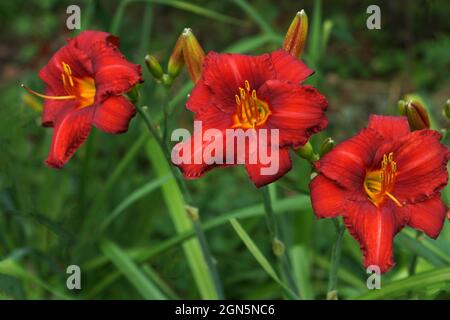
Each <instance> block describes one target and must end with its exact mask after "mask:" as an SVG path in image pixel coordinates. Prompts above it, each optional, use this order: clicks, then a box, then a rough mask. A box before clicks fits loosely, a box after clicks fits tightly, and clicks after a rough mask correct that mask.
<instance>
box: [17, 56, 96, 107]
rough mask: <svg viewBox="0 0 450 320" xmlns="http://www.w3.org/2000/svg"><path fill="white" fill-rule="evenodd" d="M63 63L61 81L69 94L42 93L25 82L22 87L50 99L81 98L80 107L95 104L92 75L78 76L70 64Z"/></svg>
mask: <svg viewBox="0 0 450 320" xmlns="http://www.w3.org/2000/svg"><path fill="white" fill-rule="evenodd" d="M61 65H62V73H61V81H62V84H63V87H64V90H65V91H66V93H67V95H63V96H49V95H45V94H41V93H39V92H36V91H34V90H32V89H30V88H28V87H27V86H26V85H24V84H23V83H22V84H21V86H22V88H24V89H25V90H27V91H28V92H29V93H31V94H33V95H35V96H38V97H41V98H44V99H48V100H72V99H77V100H79V106H78V107H79V108H84V107H88V106H91V105H93V104H94V97H95V91H96V90H95V81H94V79H93V78H91V77H85V78H77V77H74V76H73V75H72V69H71V68H70V66H69V65H68V64H67V63H65V62H64V61H63V62H62V63H61Z"/></svg>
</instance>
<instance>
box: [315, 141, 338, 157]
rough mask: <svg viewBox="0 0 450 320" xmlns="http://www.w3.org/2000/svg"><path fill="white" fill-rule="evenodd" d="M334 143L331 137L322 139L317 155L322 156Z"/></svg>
mask: <svg viewBox="0 0 450 320" xmlns="http://www.w3.org/2000/svg"><path fill="white" fill-rule="evenodd" d="M335 145H336V142H334V140H333V139H332V138H331V137H328V138H326V139H325V140H323V141H322V144H321V145H320V149H319V155H320V156H323V155H324V154H326V153H328V152H330V151H331V149H333V148H334V146H335Z"/></svg>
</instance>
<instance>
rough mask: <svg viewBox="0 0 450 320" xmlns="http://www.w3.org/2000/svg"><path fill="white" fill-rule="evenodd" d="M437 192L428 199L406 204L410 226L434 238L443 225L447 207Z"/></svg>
mask: <svg viewBox="0 0 450 320" xmlns="http://www.w3.org/2000/svg"><path fill="white" fill-rule="evenodd" d="M440 196H441V195H440V194H437V195H436V196H434V197H433V198H431V199H430V200H426V201H423V202H418V203H415V204H411V205H408V206H407V208H408V209H409V210H410V219H409V222H408V225H409V226H410V227H411V228H414V229H416V230H420V231H423V232H425V233H426V234H427V235H428V236H429V237H430V238H433V239H436V238H437V237H438V236H439V233H440V232H441V230H442V227H443V226H444V221H445V216H446V214H447V207H446V206H445V204H444V203H443V202H442V200H441V199H440Z"/></svg>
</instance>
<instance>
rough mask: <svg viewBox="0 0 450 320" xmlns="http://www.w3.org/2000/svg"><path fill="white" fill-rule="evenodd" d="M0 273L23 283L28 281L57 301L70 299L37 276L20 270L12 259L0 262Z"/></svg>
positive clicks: (19, 266)
mask: <svg viewBox="0 0 450 320" xmlns="http://www.w3.org/2000/svg"><path fill="white" fill-rule="evenodd" d="M0 273H1V274H5V275H8V276H11V277H15V278H18V279H21V280H24V281H30V282H32V283H34V284H36V285H38V286H40V287H42V288H43V289H45V290H47V291H49V292H51V293H52V294H53V295H54V296H55V297H57V298H59V299H71V298H70V297H69V296H68V295H65V294H64V293H61V292H59V291H58V290H57V289H55V288H53V287H52V286H51V285H49V284H47V283H46V282H44V281H43V280H41V279H40V278H39V277H38V276H36V275H34V274H33V273H31V272H30V271H28V270H25V269H24V268H22V266H21V265H20V264H18V263H17V262H16V261H14V260H13V259H5V260H2V261H0Z"/></svg>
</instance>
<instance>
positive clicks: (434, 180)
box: [391, 130, 450, 203]
mask: <svg viewBox="0 0 450 320" xmlns="http://www.w3.org/2000/svg"><path fill="white" fill-rule="evenodd" d="M440 138H441V135H440V134H439V133H438V132H436V131H433V130H420V131H414V132H412V133H410V134H409V135H408V136H406V137H405V138H404V139H402V141H399V142H398V144H397V147H394V148H393V149H392V150H391V151H393V152H394V160H395V161H396V162H397V170H398V174H397V176H396V180H395V187H394V190H393V194H394V196H396V197H398V199H399V200H400V201H401V202H404V201H406V202H410V203H411V202H412V203H414V202H417V201H423V200H425V199H429V198H431V197H432V196H434V195H435V194H436V193H437V192H438V191H439V190H441V189H442V188H443V187H445V186H446V185H447V182H448V172H447V162H448V160H449V158H450V153H449V151H448V150H447V148H446V147H445V146H443V145H442V144H441V143H440V141H439V140H440Z"/></svg>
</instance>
